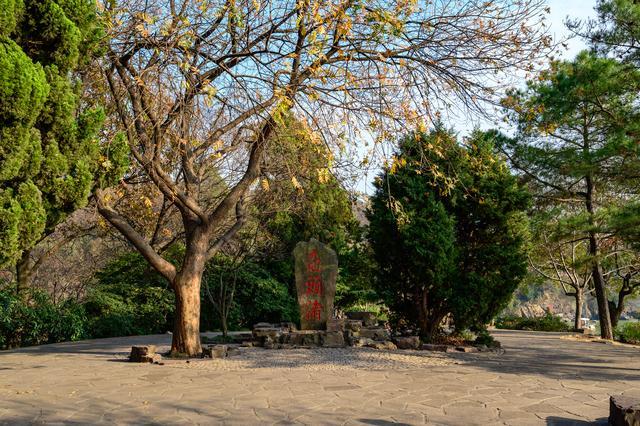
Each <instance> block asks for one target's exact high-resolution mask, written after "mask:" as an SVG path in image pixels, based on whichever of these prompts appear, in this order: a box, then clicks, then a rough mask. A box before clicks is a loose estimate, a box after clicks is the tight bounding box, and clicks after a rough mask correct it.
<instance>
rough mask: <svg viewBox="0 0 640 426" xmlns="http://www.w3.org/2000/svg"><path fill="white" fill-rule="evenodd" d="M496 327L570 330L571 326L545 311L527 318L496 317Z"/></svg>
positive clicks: (531, 329)
mask: <svg viewBox="0 0 640 426" xmlns="http://www.w3.org/2000/svg"><path fill="white" fill-rule="evenodd" d="M495 326H496V328H501V329H507V330H529V331H572V330H573V326H572V325H571V324H568V323H567V322H565V321H564V320H563V319H562V318H560V317H559V316H556V315H553V314H552V313H550V312H547V313H546V314H545V315H544V316H542V317H537V318H527V317H518V316H506V317H500V318H497V319H496V322H495Z"/></svg>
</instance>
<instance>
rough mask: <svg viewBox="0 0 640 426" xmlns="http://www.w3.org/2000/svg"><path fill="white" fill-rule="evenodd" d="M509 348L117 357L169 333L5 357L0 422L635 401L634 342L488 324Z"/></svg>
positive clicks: (441, 420) (441, 417)
mask: <svg viewBox="0 0 640 426" xmlns="http://www.w3.org/2000/svg"><path fill="white" fill-rule="evenodd" d="M494 334H495V336H496V337H497V338H498V339H499V340H500V341H501V342H502V344H503V347H504V348H505V350H506V352H505V353H504V354H502V355H496V354H488V353H480V354H478V353H475V354H474V353H469V354H464V353H459V354H440V353H431V352H420V351H397V352H385V351H378V352H376V351H375V350H373V349H332V350H328V349H324V350H322V349H321V350H302V349H301V350H295V351H283V350H264V349H260V348H256V349H248V350H247V351H245V352H244V353H243V354H242V355H241V356H240V357H237V358H234V359H229V360H220V361H212V360H209V361H200V360H198V361H191V362H189V363H187V362H185V361H169V362H167V363H165V365H151V364H131V363H127V362H124V357H125V354H126V352H127V351H128V349H129V347H130V346H131V345H134V344H151V343H153V344H157V345H159V346H162V345H167V344H168V343H169V339H170V336H167V335H159V336H143V337H130V338H117V339H102V340H93V341H86V342H76V343H63V344H57V345H47V346H40V347H34V348H25V349H21V350H16V351H8V352H1V353H0V424H34V423H35V424H39V423H45V424H99V423H103V424H105V423H106V424H114V423H117V424H133V423H135V424H140V423H142V424H177V423H182V424H193V423H197V424H239V425H240V424H242V425H246V424H274V423H281V424H313V425H319V424H332V425H333V424H348V425H352V424H360V425H390V424H397V423H399V424H411V425H413V424H441V425H494V424H495V425H498V424H506V425H518V426H520V425H530V424H535V425H539V424H541V425H545V424H546V425H573V424H575V425H586V424H606V417H607V415H608V398H609V395H610V394H612V393H613V394H620V393H625V394H628V395H632V396H636V397H640V348H637V347H629V346H617V345H616V346H614V345H605V344H601V343H589V342H579V341H574V340H569V339H566V338H562V337H563V336H562V335H560V334H555V333H535V332H513V331H496V332H495V333H494Z"/></svg>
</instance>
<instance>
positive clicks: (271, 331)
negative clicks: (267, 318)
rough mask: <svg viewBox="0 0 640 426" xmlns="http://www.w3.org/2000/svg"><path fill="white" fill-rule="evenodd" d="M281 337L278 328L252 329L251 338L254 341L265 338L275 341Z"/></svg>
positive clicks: (280, 330) (280, 331)
mask: <svg viewBox="0 0 640 426" xmlns="http://www.w3.org/2000/svg"><path fill="white" fill-rule="evenodd" d="M281 335H282V329H281V328H279V327H277V328H276V327H268V328H267V327H265V328H254V329H253V337H254V338H255V339H264V338H265V337H269V338H271V339H272V340H274V341H277V340H278V339H279V338H280V336H281Z"/></svg>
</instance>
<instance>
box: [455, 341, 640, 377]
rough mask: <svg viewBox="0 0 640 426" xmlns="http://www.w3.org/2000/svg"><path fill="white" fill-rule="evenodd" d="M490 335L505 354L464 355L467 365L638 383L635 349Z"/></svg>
mask: <svg viewBox="0 0 640 426" xmlns="http://www.w3.org/2000/svg"><path fill="white" fill-rule="evenodd" d="M493 335H494V337H496V339H497V340H499V341H501V343H502V345H503V348H504V349H505V353H504V354H503V355H500V356H489V357H482V356H467V357H465V358H464V361H465V363H466V364H467V365H470V366H473V367H478V368H482V369H484V370H489V371H493V372H496V373H501V374H528V375H537V376H542V377H545V378H551V379H565V380H569V379H570V380H586V381H612V380H622V381H624V380H640V365H638V363H637V362H634V361H633V360H634V359H637V358H638V356H640V349H639V348H637V347H633V346H618V345H605V344H601V343H593V342H584V341H575V340H569V339H564V338H562V337H564V336H567V335H566V334H561V333H541V332H522V331H518V332H513V331H503V330H497V331H494V332H493ZM456 356H458V355H456Z"/></svg>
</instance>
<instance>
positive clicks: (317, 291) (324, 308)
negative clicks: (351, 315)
mask: <svg viewBox="0 0 640 426" xmlns="http://www.w3.org/2000/svg"><path fill="white" fill-rule="evenodd" d="M293 257H294V259H295V272H296V291H297V293H298V303H299V305H300V326H301V327H300V328H301V329H302V330H325V329H326V327H327V320H328V319H330V318H332V316H333V300H334V298H335V295H336V278H337V277H338V256H337V255H336V253H335V252H334V251H333V250H331V248H329V247H328V246H326V245H324V244H322V243H321V242H320V241H318V240H316V239H313V238H312V239H311V240H310V241H309V242H304V241H302V242H299V243H298V244H296V247H295V249H294V250H293Z"/></svg>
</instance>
